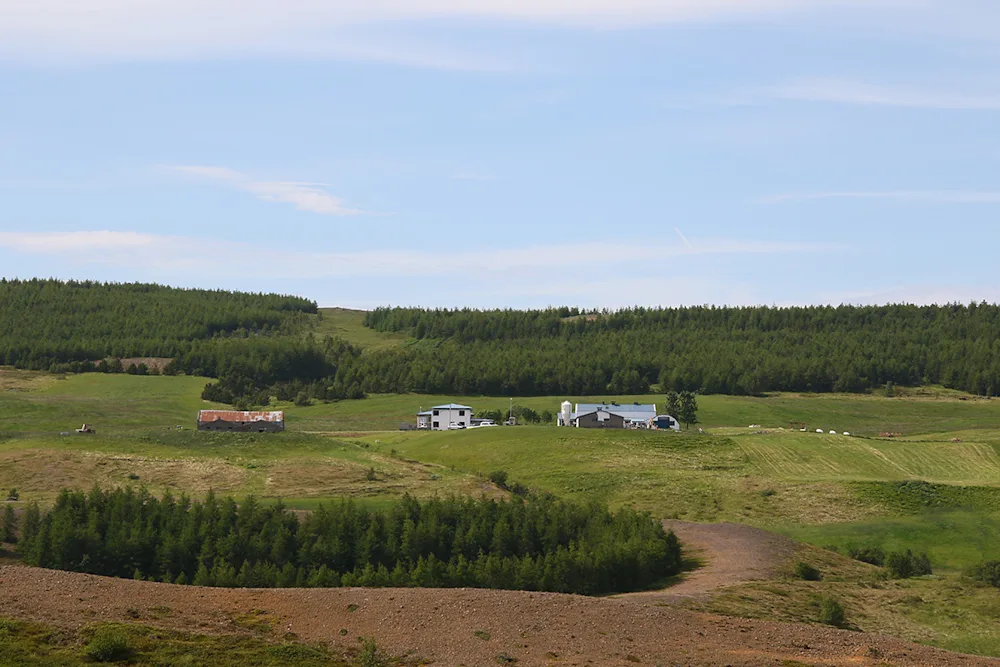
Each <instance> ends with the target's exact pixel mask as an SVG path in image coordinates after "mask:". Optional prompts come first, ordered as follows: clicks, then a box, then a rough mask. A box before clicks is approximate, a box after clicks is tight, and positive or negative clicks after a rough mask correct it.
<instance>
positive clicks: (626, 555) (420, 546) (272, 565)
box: [18, 487, 681, 595]
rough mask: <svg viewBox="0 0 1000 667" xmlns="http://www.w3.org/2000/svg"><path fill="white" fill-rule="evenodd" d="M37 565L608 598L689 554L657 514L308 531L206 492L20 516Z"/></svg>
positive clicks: (577, 511)
mask: <svg viewBox="0 0 1000 667" xmlns="http://www.w3.org/2000/svg"><path fill="white" fill-rule="evenodd" d="M18 548H19V550H20V551H21V553H22V554H23V555H24V558H25V561H26V562H28V563H29V564H31V565H36V566H40V567H49V568H55V569H62V570H70V571H77V572H89V573H92V574H102V575H109V576H116V577H132V578H142V579H149V580H156V581H164V582H170V583H180V584H195V585H204V586H224V587H237V586H238V587H336V586H424V587H461V586H465V587H479V588H499V589H519V590H538V591H556V592H565V593H579V594H585V595H598V594H603V593H612V592H624V591H632V590H639V589H642V588H648V587H650V586H653V585H655V584H656V583H657V582H659V581H660V580H662V579H663V578H665V577H667V576H670V575H673V574H676V573H677V572H678V571H679V567H680V556H681V551H680V545H679V544H678V541H677V539H676V537H675V536H674V535H673V533H665V532H664V531H663V529H662V527H661V526H660V524H659V522H657V521H655V520H654V519H653V518H652V517H650V516H649V515H648V514H640V513H637V512H635V511H633V510H631V509H622V510H619V511H617V512H611V511H609V510H608V509H607V508H606V507H603V506H600V505H598V504H589V505H578V504H572V503H567V502H564V501H561V500H558V499H555V498H553V497H551V496H547V495H538V496H532V497H531V498H530V500H529V501H525V500H524V499H520V498H517V499H514V500H511V501H494V500H490V499H486V498H481V499H472V498H455V497H451V498H443V499H442V498H434V499H431V500H427V501H423V502H420V501H417V500H415V499H413V498H412V497H409V496H404V497H403V498H402V499H400V500H399V501H398V502H396V503H395V504H394V505H393V506H392V507H391V508H390V509H388V510H385V511H375V512H373V511H369V510H367V509H365V508H363V507H361V506H359V505H357V504H355V503H354V502H352V501H350V500H343V501H340V502H338V503H335V504H332V505H320V507H319V508H318V509H316V510H315V511H314V512H311V513H309V514H308V515H306V516H304V517H303V518H301V519H299V518H298V517H296V516H295V514H293V513H291V512H289V511H288V510H287V509H286V508H285V507H284V506H283V505H282V504H281V503H280V502H279V503H277V504H273V505H266V504H261V503H260V502H258V501H257V500H256V499H255V498H253V497H249V498H246V499H245V500H243V501H242V502H239V503H237V502H236V501H235V500H234V499H233V498H231V497H226V498H221V499H220V498H217V497H216V496H215V495H214V494H212V493H209V494H208V496H207V497H206V498H205V500H203V501H192V500H191V499H190V498H188V497H186V496H181V497H179V498H174V497H173V496H171V495H166V496H164V497H163V498H157V497H155V496H153V495H151V494H150V493H148V492H147V491H145V490H138V491H136V490H133V489H120V488H118V489H112V490H103V489H100V488H97V487H95V488H94V489H93V490H92V491H90V492H89V493H83V492H81V491H68V490H64V491H62V492H61V493H60V494H59V497H58V498H57V500H56V503H55V505H54V506H53V507H52V508H51V509H50V510H48V511H46V512H41V511H40V510H39V508H38V506H37V504H32V505H30V506H29V507H28V508H27V510H26V511H25V513H24V516H23V520H22V526H21V539H20V542H19V545H18Z"/></svg>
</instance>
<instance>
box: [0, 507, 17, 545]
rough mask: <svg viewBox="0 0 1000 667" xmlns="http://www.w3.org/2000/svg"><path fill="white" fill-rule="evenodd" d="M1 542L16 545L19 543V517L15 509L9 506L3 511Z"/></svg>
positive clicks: (0, 528) (0, 529)
mask: <svg viewBox="0 0 1000 667" xmlns="http://www.w3.org/2000/svg"><path fill="white" fill-rule="evenodd" d="M0 542H6V543H8V544H14V543H15V542H17V516H16V515H15V514H14V508H13V506H11V505H7V507H5V508H4V511H3V524H2V525H0Z"/></svg>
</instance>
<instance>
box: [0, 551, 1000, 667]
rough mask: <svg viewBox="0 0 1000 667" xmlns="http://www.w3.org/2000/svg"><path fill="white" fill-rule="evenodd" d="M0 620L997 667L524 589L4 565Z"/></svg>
mask: <svg viewBox="0 0 1000 667" xmlns="http://www.w3.org/2000/svg"><path fill="white" fill-rule="evenodd" d="M0 609H3V610H4V613H5V615H8V616H13V617H17V618H29V619H32V620H36V621H41V622H47V623H52V624H55V625H58V626H63V627H74V628H76V627H80V626H83V625H87V624H89V623H93V622H95V621H124V622H139V623H144V624H148V625H152V626H159V627H169V628H176V629H180V630H185V631H188V632H197V633H246V632H250V630H247V626H248V625H257V626H258V630H260V629H261V627H260V624H258V623H254V624H248V623H246V622H245V619H247V618H254V619H257V620H259V619H265V620H266V621H268V622H269V625H270V628H271V629H270V633H271V634H272V635H273V636H274V637H275V638H278V637H280V636H282V635H284V634H285V633H288V632H291V633H294V634H295V635H297V637H298V638H299V639H302V640H306V641H320V642H326V643H328V644H329V645H330V646H331V647H333V648H334V649H345V650H349V649H354V648H356V647H357V637H359V636H372V637H374V638H375V639H376V641H377V642H378V644H379V646H380V647H382V649H383V650H385V651H388V652H389V653H390V654H392V655H395V656H409V657H410V658H411V659H413V660H414V661H416V660H417V659H422V660H424V661H428V662H427V663H425V664H440V665H449V666H451V665H470V666H471V665H490V664H497V663H498V662H499V661H502V660H498V659H500V658H501V656H509V657H512V658H516V659H517V664H518V665H577V666H583V665H630V666H631V665H634V664H651V665H655V664H663V665H667V664H669V665H679V664H680V665H754V666H755V665H793V664H794V665H798V664H805V665H872V666H874V665H886V664H892V665H926V666H932V665H933V666H935V667H950V666H952V665H969V666H972V665H1000V661H997V660H991V659H987V658H980V657H975V656H966V655H960V654H955V653H949V652H946V651H942V650H939V649H933V648H929V647H926V646H920V645H916V644H911V643H908V642H904V641H902V640H898V639H892V638H887V637H881V636H877V635H867V634H863V633H859V632H849V631H844V630H834V629H832V628H826V627H821V626H812V625H801V624H792V623H788V624H782V623H775V622H768V621H753V620H744V619H732V618H725V617H719V616H711V615H708V614H699V613H694V612H689V611H684V610H681V609H676V608H672V607H661V606H653V605H648V604H644V603H642V602H639V601H635V600H621V599H610V598H585V597H580V596H573V595H560V594H555V593H529V592H521V591H487V590H474V589H451V590H420V589H358V588H354V589H299V590H293V589H283V590H282V589H275V590H254V589H216V588H197V587H194V586H174V585H170V584H157V583H151V582H142V581H129V580H123V579H111V578H106V577H96V576H92V575H84V574H76V573H70V572H54V571H50V570H41V569H35V568H28V567H20V566H9V565H8V566H0ZM137 617H138V618H137ZM240 619H244V621H241V620H240Z"/></svg>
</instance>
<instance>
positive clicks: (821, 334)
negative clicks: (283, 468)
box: [0, 280, 1000, 405]
mask: <svg viewBox="0 0 1000 667" xmlns="http://www.w3.org/2000/svg"><path fill="white" fill-rule="evenodd" d="M316 312H317V308H316V304H315V303H313V302H311V301H308V300H306V299H301V298H297V297H291V296H279V295H273V294H243V293H235V292H222V291H206V290H180V289H173V288H168V287H161V286H158V285H140V284H133V285H111V284H101V283H90V282H83V283H80V282H69V283H63V282H59V281H52V280H32V281H0V365H12V366H17V367H20V368H28V369H43V370H56V371H91V370H98V371H110V372H116V371H120V370H127V369H121V368H117V367H115V365H114V364H115V362H114V361H113V358H116V357H124V358H131V357H169V358H171V359H173V362H172V363H171V364H170V365H169V366H168V368H167V372H171V373H178V372H182V373H189V374H193V375H203V376H208V377H217V378H220V381H219V382H218V383H217V384H214V385H212V386H211V387H210V388H208V389H207V390H206V394H205V398H208V399H211V400H217V401H221V402H225V403H233V404H237V403H239V404H244V405H262V404H265V403H266V402H267V401H268V400H269V397H270V396H274V395H277V396H279V397H281V398H283V399H291V398H295V397H302V396H305V397H308V398H315V399H320V400H326V399H336V398H361V397H363V396H364V394H365V393H401V392H420V393H427V394H455V395H492V396H504V395H564V396H586V395H601V394H641V393H644V392H646V391H648V390H649V387H650V385H652V384H657V383H658V384H660V385H661V389H662V390H664V391H666V390H670V389H674V390H677V391H683V390H690V391H700V392H704V393H722V394H756V393H760V392H765V391H805V392H830V391H846V392H856V391H865V390H868V389H872V388H877V387H882V386H884V385H885V384H886V383H887V382H893V383H896V384H900V385H921V384H942V385H945V386H947V387H951V388H955V389H961V390H966V391H970V392H973V393H977V394H986V395H997V394H1000V335H998V334H1000V307H998V306H996V305H986V304H982V305H977V304H971V305H968V306H963V305H947V306H906V305H893V306H864V307H860V306H839V307H825V306H818V307H804V308H767V307H753V308H728V307H722V308H716V307H692V308H662V309H646V308H633V309H625V310H621V311H615V312H582V311H580V310H577V309H571V308H552V309H547V310H530V311H517V310H493V311H477V310H469V309H464V310H423V309H414V308H379V309H377V310H375V311H372V312H370V313H368V314H367V315H366V316H365V326H366V327H368V328H369V329H371V330H372V331H373V332H385V333H392V334H396V335H397V336H399V337H400V338H401V339H402V338H403V337H409V338H411V339H416V340H415V341H413V342H412V343H411V344H405V345H395V346H389V347H380V348H377V349H371V350H369V351H368V352H367V353H365V354H362V351H361V350H360V349H359V348H357V347H355V346H353V345H350V344H348V343H346V342H345V341H344V340H342V339H340V338H337V337H329V336H328V337H324V338H323V339H322V340H316V339H314V338H313V337H312V336H310V335H307V332H308V331H311V330H315V318H316V317H318V316H314V315H313V314H314V313H316ZM107 358H112V361H111V362H102V360H104V359H107ZM133 371H136V372H143V370H142V369H133Z"/></svg>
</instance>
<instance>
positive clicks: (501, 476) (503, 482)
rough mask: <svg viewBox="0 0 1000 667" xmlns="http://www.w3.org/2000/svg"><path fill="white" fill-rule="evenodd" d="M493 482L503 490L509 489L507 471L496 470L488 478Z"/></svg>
mask: <svg viewBox="0 0 1000 667" xmlns="http://www.w3.org/2000/svg"><path fill="white" fill-rule="evenodd" d="M486 478H487V479H489V480H490V481H491V482H493V483H494V484H496V485H497V486H499V487H500V488H501V489H506V488H507V471H506V470H494V471H493V472H491V473H490V474H489V475H487V476H486Z"/></svg>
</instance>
